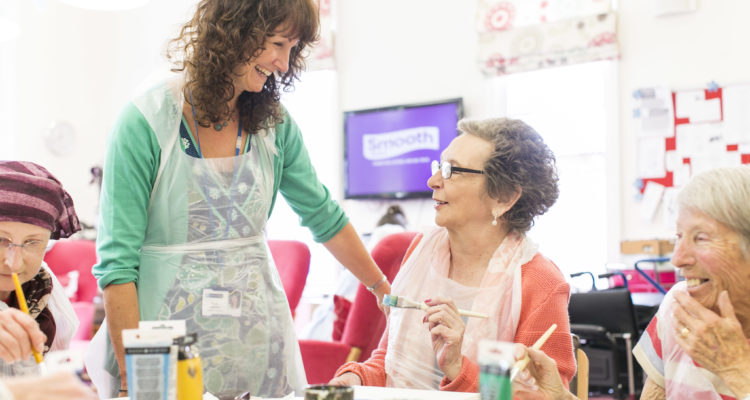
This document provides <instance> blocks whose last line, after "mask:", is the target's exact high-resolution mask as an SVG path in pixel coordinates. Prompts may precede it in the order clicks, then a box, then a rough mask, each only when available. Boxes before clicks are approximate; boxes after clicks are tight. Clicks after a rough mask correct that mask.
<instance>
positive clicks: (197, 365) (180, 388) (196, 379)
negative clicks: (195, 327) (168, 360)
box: [177, 333, 203, 400]
mask: <svg viewBox="0 0 750 400" xmlns="http://www.w3.org/2000/svg"><path fill="white" fill-rule="evenodd" d="M197 340H198V335H197V334H196V333H191V334H189V335H186V336H183V337H181V338H179V339H178V346H179V352H178V353H177V400H201V399H202V398H203V372H202V371H201V358H200V356H198V352H197V350H196V349H195V342H196V341H197Z"/></svg>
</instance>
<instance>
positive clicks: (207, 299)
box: [201, 289, 242, 317]
mask: <svg viewBox="0 0 750 400" xmlns="http://www.w3.org/2000/svg"><path fill="white" fill-rule="evenodd" d="M201 311H202V313H203V316H204V317H210V316H214V315H215V316H229V317H239V316H240V314H241V312H242V293H240V291H239V290H234V291H229V290H226V289H203V307H202V309H201Z"/></svg>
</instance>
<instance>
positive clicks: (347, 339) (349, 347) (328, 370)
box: [299, 232, 416, 384]
mask: <svg viewBox="0 0 750 400" xmlns="http://www.w3.org/2000/svg"><path fill="white" fill-rule="evenodd" d="M415 236H416V232H401V233H394V234H392V235H388V236H386V237H384V238H383V239H381V241H380V242H378V244H377V245H376V246H375V248H373V249H372V258H373V259H374V260H375V263H376V264H377V265H378V267H379V268H380V269H381V270H382V271H383V273H384V274H385V276H386V277H388V280H389V281H391V282H392V281H393V278H395V277H396V273H398V269H399V268H400V267H401V262H402V260H403V258H404V255H405V254H406V250H407V249H408V248H409V245H410V244H411V242H412V240H413V239H414V237H415ZM385 323H386V320H385V314H383V313H382V312H381V311H380V310H379V309H378V305H377V299H376V298H375V296H373V295H372V293H370V292H369V291H368V290H367V288H365V287H364V286H363V285H361V284H360V285H359V289H357V294H356V296H355V298H354V303H352V306H351V309H350V310H349V315H348V317H347V318H346V323H345V325H344V330H343V333H342V336H341V341H339V342H325V341H319V340H300V341H299V344H300V349H301V351H302V362H303V364H304V365H305V374H306V375H307V381H308V382H309V383H310V384H315V383H327V382H328V381H329V380H331V379H332V378H333V374H334V373H335V372H336V370H337V369H338V368H339V367H340V366H341V365H343V364H344V363H346V362H349V361H364V360H366V359H367V358H369V357H370V354H371V353H372V351H373V350H375V349H376V348H377V346H378V342H379V341H380V337H381V336H382V335H383V330H384V329H385Z"/></svg>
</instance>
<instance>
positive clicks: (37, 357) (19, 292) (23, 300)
mask: <svg viewBox="0 0 750 400" xmlns="http://www.w3.org/2000/svg"><path fill="white" fill-rule="evenodd" d="M11 275H12V276H13V284H14V285H16V298H17V299H18V307H20V308H21V311H23V312H24V313H25V314H26V315H30V314H29V306H28V305H26V296H24V295H23V290H22V289H21V282H20V281H19V280H18V275H16V273H15V272H12V273H11ZM31 351H32V353H34V359H35V360H36V363H37V364H41V363H42V361H44V359H43V358H42V355H41V353H39V352H38V351H36V349H34V346H31Z"/></svg>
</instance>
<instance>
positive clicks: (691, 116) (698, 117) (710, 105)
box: [674, 89, 721, 123]
mask: <svg viewBox="0 0 750 400" xmlns="http://www.w3.org/2000/svg"><path fill="white" fill-rule="evenodd" d="M674 107H675V116H676V117H677V118H679V119H684V118H687V119H688V120H690V122H691V123H694V122H707V121H721V99H719V98H711V99H706V91H705V90H703V89H699V90H683V91H678V92H677V94H676V95H675V106H674Z"/></svg>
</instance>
